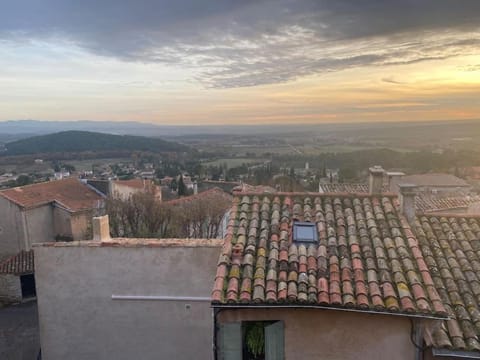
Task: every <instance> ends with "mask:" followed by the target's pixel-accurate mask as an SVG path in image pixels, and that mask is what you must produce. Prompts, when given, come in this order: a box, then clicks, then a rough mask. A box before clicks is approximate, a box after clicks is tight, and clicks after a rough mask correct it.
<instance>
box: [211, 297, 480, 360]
mask: <svg viewBox="0 0 480 360" xmlns="http://www.w3.org/2000/svg"><path fill="white" fill-rule="evenodd" d="M212 307H213V308H214V309H322V310H337V311H346V312H354V313H360V314H374V315H393V316H400V317H407V318H414V319H430V320H448V319H449V317H446V316H440V315H422V314H407V313H394V312H388V311H375V310H357V309H348V308H340V307H330V306H322V305H243V304H240V305H238V304H234V305H228V304H212ZM479 359H480V358H479Z"/></svg>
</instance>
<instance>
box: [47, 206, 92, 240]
mask: <svg viewBox="0 0 480 360" xmlns="http://www.w3.org/2000/svg"><path fill="white" fill-rule="evenodd" d="M53 214H54V218H53V222H54V237H57V236H59V238H60V239H61V238H62V237H66V238H70V239H71V240H90V239H91V238H92V236H91V229H92V217H93V210H85V211H80V212H76V213H71V212H69V211H67V210H65V209H62V208H59V207H55V208H54V210H53ZM64 240H66V239H64Z"/></svg>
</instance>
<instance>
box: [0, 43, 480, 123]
mask: <svg viewBox="0 0 480 360" xmlns="http://www.w3.org/2000/svg"><path fill="white" fill-rule="evenodd" d="M0 44H1V45H2V46H1V47H0V68H1V69H2V70H1V72H0V82H1V83H2V87H1V88H0V108H1V110H2V111H1V113H0V120H15V119H45V120H80V119H85V120H112V121H140V122H149V123H154V124H165V125H199V124H210V125H211V124H236V125H238V124H248V125H253V124H273V123H282V124H288V123H332V122H371V121H435V120H467V119H477V118H478V119H480V104H479V103H478V93H479V92H480V65H479V64H480V55H467V56H463V55H459V56H456V57H451V58H449V59H446V60H428V61H422V62H417V63H412V64H404V65H384V66H359V67H355V68H350V69H345V70H340V71H334V72H330V73H323V74H317V75H306V76H302V77H299V78H297V79H296V80H290V81H287V82H280V83H277V84H270V85H257V86H252V87H237V88H230V89H221V88H219V89H209V88H206V87H205V86H203V85H202V84H200V83H199V82H198V81H195V80H193V79H194V78H195V72H194V71H192V70H191V69H186V68H181V67H179V66H175V65H170V66H167V65H163V64H160V63H142V62H134V61H122V60H118V59H115V58H109V57H103V56H99V55H92V54H90V53H88V52H86V51H84V50H82V49H80V48H78V47H75V46H74V45H73V44H69V43H59V44H52V43H45V42H26V43H22V44H9V43H7V42H3V43H2V42H0Z"/></svg>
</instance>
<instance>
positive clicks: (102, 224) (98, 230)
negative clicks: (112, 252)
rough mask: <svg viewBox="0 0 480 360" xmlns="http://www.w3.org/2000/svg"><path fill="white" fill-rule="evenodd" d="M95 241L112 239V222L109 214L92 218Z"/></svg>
mask: <svg viewBox="0 0 480 360" xmlns="http://www.w3.org/2000/svg"><path fill="white" fill-rule="evenodd" d="M92 227H93V241H99V242H101V241H108V240H110V224H109V223H108V215H103V216H96V217H94V218H93V220H92Z"/></svg>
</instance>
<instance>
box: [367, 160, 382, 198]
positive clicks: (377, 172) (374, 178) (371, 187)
mask: <svg viewBox="0 0 480 360" xmlns="http://www.w3.org/2000/svg"><path fill="white" fill-rule="evenodd" d="M368 172H369V176H368V192H369V193H370V195H378V194H381V193H382V187H383V174H384V173H385V170H383V168H382V167H381V166H378V165H375V166H374V167H371V168H370V169H368Z"/></svg>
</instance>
